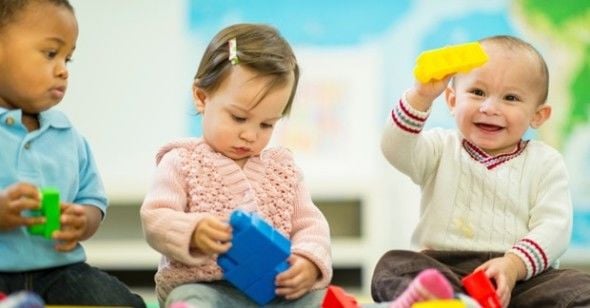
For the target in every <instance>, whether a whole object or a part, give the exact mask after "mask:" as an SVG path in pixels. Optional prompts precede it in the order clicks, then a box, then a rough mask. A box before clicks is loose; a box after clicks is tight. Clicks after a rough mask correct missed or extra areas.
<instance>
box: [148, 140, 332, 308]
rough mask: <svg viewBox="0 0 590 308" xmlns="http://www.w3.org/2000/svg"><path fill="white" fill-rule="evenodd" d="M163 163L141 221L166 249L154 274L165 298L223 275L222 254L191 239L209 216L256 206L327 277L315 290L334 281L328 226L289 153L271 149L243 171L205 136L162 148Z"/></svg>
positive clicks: (150, 238) (151, 241)
mask: <svg viewBox="0 0 590 308" xmlns="http://www.w3.org/2000/svg"><path fill="white" fill-rule="evenodd" d="M156 164H157V168H156V172H155V177H154V180H153V183H152V186H151V188H150V190H149V191H148V193H147V195H146V197H145V200H144V202H143V204H142V206H141V221H142V225H143V230H144V235H145V237H146V239H147V242H148V243H149V244H150V246H151V247H152V248H154V249H155V250H157V251H158V252H160V253H161V254H162V259H161V261H160V265H159V267H158V272H157V273H156V277H155V280H156V292H157V294H158V297H159V298H160V299H162V300H163V299H165V298H166V296H167V295H168V293H170V291H172V289H174V288H175V287H176V286H178V285H181V284H184V283H190V282H199V281H213V280H220V279H222V272H221V269H220V268H219V267H218V266H217V264H216V261H215V259H216V257H215V256H207V255H205V254H203V253H201V252H200V251H198V250H197V249H194V248H191V247H190V241H191V237H192V234H193V231H194V229H195V227H196V225H197V224H198V223H199V221H200V220H201V219H202V218H203V217H205V216H208V215H212V216H217V217H222V218H227V217H228V216H229V214H230V213H231V211H232V210H234V209H236V208H242V209H245V210H249V211H257V212H258V214H259V215H261V216H262V217H264V218H265V219H266V220H267V221H269V222H270V223H271V224H272V225H274V227H275V228H277V229H278V230H280V231H281V232H282V233H283V234H285V235H286V236H287V237H288V238H290V239H291V243H292V253H295V254H298V255H302V256H304V257H306V258H307V259H309V260H311V261H312V262H313V263H314V264H316V265H317V267H318V268H319V269H320V271H321V278H320V280H319V281H317V283H316V284H315V286H314V289H318V288H323V287H326V286H327V285H328V284H329V282H330V280H331V279H332V260H331V251H330V231H329V227H328V223H327V221H326V219H325V217H324V216H323V214H322V213H321V212H320V211H319V210H318V208H317V207H316V206H315V205H314V204H313V202H312V200H311V197H310V194H309V191H308V190H307V188H306V187H305V185H304V182H303V180H302V175H301V173H300V171H299V170H298V168H297V167H296V166H295V163H294V161H293V158H292V156H291V153H290V152H289V151H288V150H286V149H284V148H272V149H267V150H264V151H263V152H262V153H261V154H260V156H255V157H251V158H250V159H249V160H248V161H247V162H246V164H245V165H244V167H243V168H240V167H239V166H238V164H236V163H235V162H234V161H233V160H232V159H230V158H228V157H225V156H223V155H222V154H220V153H217V152H215V151H214V150H213V149H211V147H209V146H208V145H207V144H206V143H205V142H204V141H203V140H202V139H200V138H198V139H196V138H191V139H184V140H178V141H175V142H172V143H169V144H167V145H165V146H164V147H162V148H161V149H160V151H159V152H158V154H157V156H156Z"/></svg>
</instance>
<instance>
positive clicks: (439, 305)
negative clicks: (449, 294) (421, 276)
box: [412, 299, 467, 308]
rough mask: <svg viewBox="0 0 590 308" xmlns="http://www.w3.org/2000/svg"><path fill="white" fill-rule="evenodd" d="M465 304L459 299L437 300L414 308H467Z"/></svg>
mask: <svg viewBox="0 0 590 308" xmlns="http://www.w3.org/2000/svg"><path fill="white" fill-rule="evenodd" d="M465 307H467V306H465V303H463V302H462V301H460V300H458V299H437V300H431V301H426V302H418V303H414V304H413V305H412V308H465Z"/></svg>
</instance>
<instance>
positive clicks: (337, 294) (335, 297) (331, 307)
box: [322, 285, 360, 308]
mask: <svg viewBox="0 0 590 308" xmlns="http://www.w3.org/2000/svg"><path fill="white" fill-rule="evenodd" d="M358 307H360V306H359V304H358V302H357V301H356V299H355V298H354V297H353V296H352V295H349V294H348V293H346V292H345V291H344V289H342V288H341V287H337V286H333V285H330V286H328V290H326V295H325V296H324V301H323V302H322V308H358Z"/></svg>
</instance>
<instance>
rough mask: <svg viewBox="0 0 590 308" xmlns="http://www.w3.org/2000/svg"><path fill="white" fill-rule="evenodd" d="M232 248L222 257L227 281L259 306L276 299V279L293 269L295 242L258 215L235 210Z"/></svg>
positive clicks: (231, 218) (220, 257) (218, 260)
mask: <svg viewBox="0 0 590 308" xmlns="http://www.w3.org/2000/svg"><path fill="white" fill-rule="evenodd" d="M229 222H230V225H231V226H232V228H233V239H232V247H231V248H230V249H229V250H228V251H227V252H226V253H224V254H221V255H219V257H218V258H217V264H218V265H219V266H220V267H221V269H222V270H223V278H224V279H225V280H227V281H229V282H230V283H231V284H233V285H234V286H235V287H236V288H238V289H239V290H240V291H242V292H244V293H245V294H246V295H247V296H248V297H250V298H251V299H252V300H253V301H254V302H256V303H257V304H258V305H264V304H267V303H268V302H270V301H271V300H273V299H274V298H275V296H276V295H275V278H276V276H277V275H278V274H279V273H281V272H283V271H285V270H287V269H288V268H289V263H288V262H287V259H288V258H289V255H290V254H291V241H289V239H287V238H286V237H285V236H284V235H282V234H281V233H280V232H278V231H277V230H276V229H274V228H273V227H272V226H271V225H269V224H268V223H267V222H266V221H264V219H262V218H261V217H260V216H258V215H256V214H255V213H248V212H245V211H243V210H235V211H234V212H233V213H232V214H231V217H230V221H229Z"/></svg>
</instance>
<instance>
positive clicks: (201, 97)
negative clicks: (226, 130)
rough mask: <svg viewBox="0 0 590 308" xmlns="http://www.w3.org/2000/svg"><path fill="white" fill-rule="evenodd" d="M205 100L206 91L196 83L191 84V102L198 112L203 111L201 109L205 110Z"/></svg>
mask: <svg viewBox="0 0 590 308" xmlns="http://www.w3.org/2000/svg"><path fill="white" fill-rule="evenodd" d="M206 101H207V92H205V90H203V89H201V88H199V87H197V86H196V85H193V102H194V104H195V108H196V109H197V112H198V113H203V111H205V103H206Z"/></svg>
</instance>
